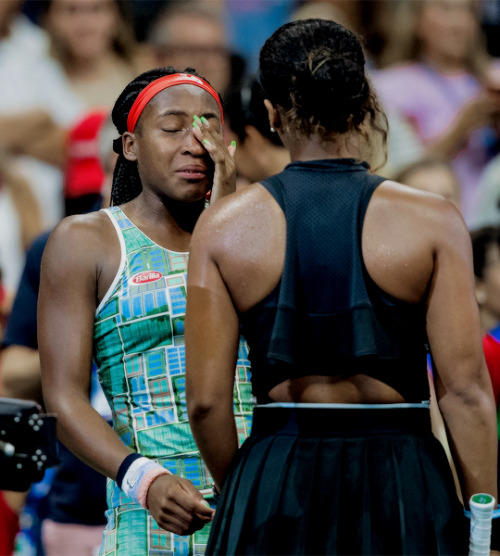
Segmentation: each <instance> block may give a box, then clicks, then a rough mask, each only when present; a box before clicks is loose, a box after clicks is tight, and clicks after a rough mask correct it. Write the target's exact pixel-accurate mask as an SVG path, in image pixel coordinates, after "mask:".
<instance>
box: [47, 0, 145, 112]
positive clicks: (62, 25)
mask: <svg viewBox="0 0 500 556" xmlns="http://www.w3.org/2000/svg"><path fill="white" fill-rule="evenodd" d="M41 23H42V25H43V27H44V28H45V29H46V30H47V32H48V33H49V36H50V39H51V41H50V52H51V54H52V55H53V56H54V58H55V59H56V60H57V61H58V62H59V63H60V65H61V66H62V68H63V69H64V72H65V74H66V77H67V78H68V81H69V83H70V84H71V87H72V89H73V91H74V92H75V94H76V95H77V96H78V97H79V98H80V99H81V100H82V102H83V103H84V104H85V106H86V107H87V108H95V107H99V108H107V109H111V107H112V106H113V103H114V101H115V100H116V98H117V96H118V95H119V94H120V92H121V90H122V89H123V87H124V86H125V85H126V84H127V83H128V82H129V81H130V80H131V79H132V78H133V77H134V76H135V75H137V74H139V73H141V71H143V70H145V69H149V68H150V67H152V59H151V58H150V56H149V54H148V53H147V52H146V50H145V49H143V48H139V45H138V44H137V42H136V40H135V35H134V28H133V20H132V12H131V9H130V4H129V1H128V0H43V4H42V14H41Z"/></svg>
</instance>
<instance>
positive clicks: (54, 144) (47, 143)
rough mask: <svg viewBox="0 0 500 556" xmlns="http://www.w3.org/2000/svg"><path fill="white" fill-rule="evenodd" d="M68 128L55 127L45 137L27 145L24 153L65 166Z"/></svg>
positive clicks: (55, 164)
mask: <svg viewBox="0 0 500 556" xmlns="http://www.w3.org/2000/svg"><path fill="white" fill-rule="evenodd" d="M66 135H67V133H66V130H64V129H62V128H58V127H54V128H53V129H51V130H49V131H48V132H47V133H46V134H45V136H44V137H43V138H39V139H35V140H33V141H31V142H29V143H27V144H26V145H25V148H24V149H23V154H26V155H28V156H32V157H33V158H37V159H38V160H41V161H42V162H47V163H48V164H52V165H53V166H58V167H63V166H64V164H65V162H66Z"/></svg>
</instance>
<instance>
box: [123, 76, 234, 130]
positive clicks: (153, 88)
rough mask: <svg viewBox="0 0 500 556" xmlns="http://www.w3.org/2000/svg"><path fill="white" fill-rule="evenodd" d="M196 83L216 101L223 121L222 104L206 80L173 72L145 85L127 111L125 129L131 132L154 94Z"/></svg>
mask: <svg viewBox="0 0 500 556" xmlns="http://www.w3.org/2000/svg"><path fill="white" fill-rule="evenodd" d="M185 84H187V85H196V87H200V88H201V89H203V90H205V91H207V93H209V94H211V95H212V96H213V97H214V99H215V100H216V101H217V104H218V105H219V110H220V117H221V122H222V123H224V117H223V115H222V104H221V103H220V98H219V95H218V94H217V92H216V91H215V89H213V87H211V86H210V85H209V84H208V83H207V82H206V81H204V80H203V79H200V78H199V77H196V76H195V75H190V74H189V73H173V74H171V75H165V76H164V77H160V78H159V79H156V80H155V81H152V82H151V83H150V84H149V85H148V86H147V87H145V88H144V89H143V90H142V91H141V92H140V93H139V95H138V96H137V98H136V99H135V100H134V104H132V108H131V109H130V112H129V113H128V118H127V130H128V131H129V132H130V133H132V132H133V131H134V129H135V125H136V123H137V120H138V119H139V116H140V115H141V114H142V111H143V110H144V107H145V106H146V104H147V103H148V102H149V101H150V100H151V99H152V98H153V97H154V96H156V95H157V94H158V93H159V92H160V91H163V90H164V89H167V88H168V87H173V86H174V85H185Z"/></svg>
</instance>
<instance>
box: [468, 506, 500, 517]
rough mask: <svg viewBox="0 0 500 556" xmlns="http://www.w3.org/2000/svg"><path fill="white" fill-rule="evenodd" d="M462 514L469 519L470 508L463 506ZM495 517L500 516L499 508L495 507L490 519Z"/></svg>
mask: <svg viewBox="0 0 500 556" xmlns="http://www.w3.org/2000/svg"><path fill="white" fill-rule="evenodd" d="M464 515H465V517H468V518H469V519H470V510H466V509H465V508H464ZM497 517H500V508H497V509H496V510H493V514H492V516H491V519H496V518H497Z"/></svg>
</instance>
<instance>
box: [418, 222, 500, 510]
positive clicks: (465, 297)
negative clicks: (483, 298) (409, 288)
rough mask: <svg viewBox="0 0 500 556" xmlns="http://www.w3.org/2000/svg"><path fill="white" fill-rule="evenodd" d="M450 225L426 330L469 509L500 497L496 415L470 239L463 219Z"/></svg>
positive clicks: (444, 231)
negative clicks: (481, 499) (473, 499)
mask: <svg viewBox="0 0 500 556" xmlns="http://www.w3.org/2000/svg"><path fill="white" fill-rule="evenodd" d="M443 216H448V215H443ZM452 216H454V215H452ZM446 222H447V224H449V225H447V226H446V227H445V226H442V227H441V229H440V230H439V236H438V237H439V239H438V240H437V247H436V252H435V270H434V275H433V279H432V283H431V288H430V294H429V298H428V307H427V331H428V336H429V342H430V345H431V350H432V354H433V358H434V361H435V366H436V369H435V384H436V394H437V399H438V403H439V409H440V411H441V413H442V415H443V419H444V422H445V424H446V428H447V432H448V439H449V443H450V448H451V450H452V453H453V456H454V461H455V463H456V464H457V468H458V469H457V471H458V475H459V479H460V482H461V486H462V492H463V495H464V503H465V504H466V505H467V504H468V501H469V498H470V496H471V495H472V494H475V493H477V492H487V493H490V494H492V495H493V496H495V498H497V485H496V469H497V424H496V410H495V403H494V399H493V392H492V388H491V382H490V380H489V376H488V371H487V369H486V364H485V361H484V356H483V351H482V342H481V333H480V327H479V315H478V308H477V302H476V298H475V294H474V279H473V272H472V262H471V260H472V255H471V245H470V238H469V234H468V232H467V230H466V228H465V226H464V225H463V223H462V221H461V220H460V219H459V218H458V217H454V218H449V219H446Z"/></svg>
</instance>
